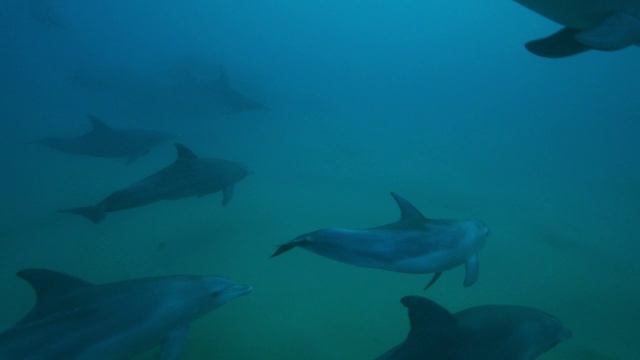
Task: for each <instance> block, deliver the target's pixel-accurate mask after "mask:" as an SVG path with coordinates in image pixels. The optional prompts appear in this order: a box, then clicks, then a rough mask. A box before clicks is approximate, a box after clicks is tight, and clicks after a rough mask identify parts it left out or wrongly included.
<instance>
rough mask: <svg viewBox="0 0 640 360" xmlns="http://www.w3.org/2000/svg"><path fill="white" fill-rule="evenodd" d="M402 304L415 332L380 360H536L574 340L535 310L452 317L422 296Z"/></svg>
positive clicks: (480, 309) (479, 309)
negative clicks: (558, 346)
mask: <svg viewBox="0 0 640 360" xmlns="http://www.w3.org/2000/svg"><path fill="white" fill-rule="evenodd" d="M400 301H401V302H402V304H403V305H404V306H406V307H407V308H408V309H409V323H410V326H411V329H410V330H409V334H408V336H407V338H406V339H405V340H404V342H402V343H400V344H399V345H397V346H396V347H394V348H392V349H391V350H389V351H387V352H386V353H385V354H383V355H382V356H380V357H378V358H377V360H497V359H500V360H533V359H535V358H537V357H538V356H540V355H541V354H543V353H545V352H547V351H549V350H550V349H551V348H553V347H554V346H555V345H557V344H558V343H560V342H562V341H565V340H568V339H570V338H571V336H572V334H571V331H569V330H568V329H565V328H564V327H563V326H562V323H561V322H560V320H558V319H557V318H556V317H554V316H552V315H549V314H547V313H545V312H543V311H541V310H538V309H534V308H529V307H524V306H513V305H485V306H476V307H472V308H469V309H466V310H462V311H460V312H457V313H455V314H452V313H450V312H449V311H447V309H445V308H443V307H442V306H440V305H438V304H436V303H435V302H433V301H431V300H429V299H427V298H424V297H421V296H405V297H403V298H402V300H400Z"/></svg>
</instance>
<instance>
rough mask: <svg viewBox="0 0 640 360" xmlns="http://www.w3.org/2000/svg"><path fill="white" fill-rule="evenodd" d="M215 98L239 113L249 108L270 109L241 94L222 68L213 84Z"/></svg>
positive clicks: (230, 109)
mask: <svg viewBox="0 0 640 360" xmlns="http://www.w3.org/2000/svg"><path fill="white" fill-rule="evenodd" d="M213 88H214V91H213V98H214V100H215V101H216V102H217V103H219V104H220V105H221V106H222V107H224V108H225V109H226V110H227V111H228V112H230V113H238V112H241V111H247V110H268V109H269V108H268V107H267V106H265V105H264V104H262V103H260V102H258V101H256V100H253V99H251V98H249V97H248V96H246V95H244V94H241V93H240V92H238V91H237V90H235V89H234V88H232V87H231V84H230V83H229V76H228V75H227V72H226V71H225V70H222V72H221V73H220V76H219V77H218V79H217V80H216V81H215V82H214V85H213Z"/></svg>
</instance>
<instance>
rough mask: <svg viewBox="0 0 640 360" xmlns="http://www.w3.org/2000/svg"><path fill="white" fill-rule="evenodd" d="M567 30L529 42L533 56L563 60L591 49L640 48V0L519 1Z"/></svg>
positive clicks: (517, 0)
mask: <svg viewBox="0 0 640 360" xmlns="http://www.w3.org/2000/svg"><path fill="white" fill-rule="evenodd" d="M515 1H516V2H518V3H520V4H522V5H524V6H526V7H527V8H529V9H531V10H533V11H535V12H537V13H538V14H540V15H542V16H544V17H546V18H549V19H551V20H553V21H555V22H557V23H559V24H561V25H564V26H565V28H563V29H562V30H560V31H558V32H556V33H555V34H553V35H551V36H549V37H546V38H543V39H539V40H535V41H531V42H528V43H527V44H526V45H525V46H526V48H527V49H528V50H529V51H530V52H532V53H533V54H536V55H539V56H543V57H549V58H560V57H565V56H570V55H575V54H578V53H581V52H583V51H587V50H590V49H596V50H604V51H612V50H620V49H623V48H625V47H627V46H630V45H634V44H635V45H640V0H562V1H560V0H515Z"/></svg>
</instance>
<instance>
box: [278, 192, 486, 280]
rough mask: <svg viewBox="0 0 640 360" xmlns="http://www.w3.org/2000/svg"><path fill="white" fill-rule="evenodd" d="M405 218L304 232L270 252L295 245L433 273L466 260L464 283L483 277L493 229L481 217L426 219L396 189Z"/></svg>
mask: <svg viewBox="0 0 640 360" xmlns="http://www.w3.org/2000/svg"><path fill="white" fill-rule="evenodd" d="M391 196H393V198H394V199H395V200H396V202H397V203H398V206H399V207H400V214H401V216H400V220H398V221H396V222H394V223H391V224H387V225H383V226H379V227H375V228H370V229H364V230H349V229H337V228H328V229H322V230H317V231H313V232H310V233H307V234H304V235H300V236H298V237H297V238H295V239H293V240H292V241H290V242H288V243H285V244H282V245H280V247H279V248H278V250H276V252H275V253H274V254H273V255H271V257H274V256H278V255H280V254H282V253H284V252H286V251H289V250H291V249H293V248H294V247H301V248H303V249H306V250H309V251H311V252H314V253H316V254H318V255H322V256H325V257H328V258H330V259H334V260H338V261H341V262H344V263H347V264H351V265H356V266H363V267H369V268H378V269H384V270H389V271H397V272H402V273H410V274H429V273H434V275H433V278H432V279H431V281H430V282H429V284H427V286H426V287H425V289H427V288H429V287H430V286H431V285H433V284H434V283H435V282H436V281H437V280H438V278H439V277H440V275H441V274H442V272H443V271H445V270H449V269H452V268H454V267H457V266H458V265H462V264H465V265H466V271H467V273H466V277H465V279H464V285H465V286H471V285H473V283H475V282H476V280H477V279H478V272H479V268H478V255H477V254H478V251H480V248H481V247H482V245H483V244H484V242H485V240H486V237H487V235H488V233H489V229H488V228H487V227H486V226H485V225H484V224H483V223H482V222H481V221H479V220H442V219H427V218H426V217H424V215H422V214H421V213H420V211H418V209H416V208H415V207H414V206H413V205H412V204H411V203H410V202H408V201H407V200H405V199H403V198H402V197H400V196H399V195H398V194H396V193H391Z"/></svg>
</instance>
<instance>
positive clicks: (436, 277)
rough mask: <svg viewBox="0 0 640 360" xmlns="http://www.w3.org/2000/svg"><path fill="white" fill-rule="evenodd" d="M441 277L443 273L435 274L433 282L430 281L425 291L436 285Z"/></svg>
mask: <svg viewBox="0 0 640 360" xmlns="http://www.w3.org/2000/svg"><path fill="white" fill-rule="evenodd" d="M440 275H442V271H440V272H437V273H435V274H433V277H432V278H431V280H430V281H429V283H428V284H427V286H425V287H424V289H423V290H427V289H428V288H430V287H431V285H433V284H435V283H436V281H438V279H440Z"/></svg>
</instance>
